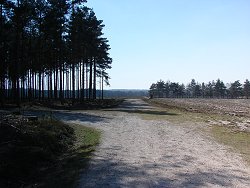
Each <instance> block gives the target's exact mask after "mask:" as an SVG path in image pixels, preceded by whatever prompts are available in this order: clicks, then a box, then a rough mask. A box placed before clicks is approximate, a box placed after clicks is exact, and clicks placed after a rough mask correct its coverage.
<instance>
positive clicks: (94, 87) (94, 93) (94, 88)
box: [93, 58, 96, 99]
mask: <svg viewBox="0 0 250 188" xmlns="http://www.w3.org/2000/svg"><path fill="white" fill-rule="evenodd" d="M93 99H96V58H94V83H93Z"/></svg>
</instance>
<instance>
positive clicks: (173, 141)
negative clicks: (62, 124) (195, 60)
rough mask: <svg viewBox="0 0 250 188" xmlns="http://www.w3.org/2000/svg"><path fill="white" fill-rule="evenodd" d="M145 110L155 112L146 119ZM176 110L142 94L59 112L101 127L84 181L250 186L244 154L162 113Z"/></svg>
mask: <svg viewBox="0 0 250 188" xmlns="http://www.w3.org/2000/svg"><path fill="white" fill-rule="evenodd" d="M248 104H249V103H248ZM192 108H193V107H192ZM245 108H246V109H247V108H248V107H247V106H246V107H244V109H245ZM244 109H239V110H242V111H244ZM237 110H238V109H237ZM143 114H146V115H152V116H155V117H156V118H155V119H154V120H146V119H143V118H142V116H141V115H143ZM175 115H176V114H174V113H164V112H163V113H159V111H158V109H157V108H156V107H152V106H149V105H148V104H147V103H145V102H143V101H142V100H140V99H134V100H132V99H130V100H126V101H125V102H124V103H123V105H121V106H120V107H119V108H115V109H109V110H99V111H64V112H56V113H55V116H56V117H58V118H60V119H62V120H64V121H66V122H70V123H77V124H84V125H86V124H89V126H91V127H94V128H97V129H99V130H101V131H102V140H101V143H100V145H99V146H98V147H97V149H96V152H95V153H94V155H93V158H92V160H91V162H90V164H89V167H88V169H87V170H85V171H83V172H82V175H81V178H80V180H79V187H246V188H247V187H250V167H249V166H248V165H247V164H246V163H245V162H244V160H243V159H242V158H241V156H240V155H239V154H237V153H234V152H232V151H231V150H230V149H229V148H228V147H227V146H224V145H221V144H218V143H217V142H216V141H215V140H214V139H213V138H212V137H210V136H208V135H206V134H205V133H203V132H201V131H200V129H197V123H192V122H186V123H185V124H186V125H185V126H180V125H177V124H175V123H173V122H170V121H168V120H167V118H165V119H164V120H161V118H160V117H161V116H164V117H169V118H171V117H173V116H175ZM157 117H159V118H158V119H159V120H158V119H157ZM176 117H177V118H178V116H176ZM198 126H204V125H198Z"/></svg>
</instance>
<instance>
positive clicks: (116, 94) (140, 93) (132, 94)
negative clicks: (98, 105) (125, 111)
mask: <svg viewBox="0 0 250 188" xmlns="http://www.w3.org/2000/svg"><path fill="white" fill-rule="evenodd" d="M145 96H148V90H143V89H142V90H140V89H138V90H136V89H119V90H117V89H116V90H104V97H105V98H136V97H145Z"/></svg>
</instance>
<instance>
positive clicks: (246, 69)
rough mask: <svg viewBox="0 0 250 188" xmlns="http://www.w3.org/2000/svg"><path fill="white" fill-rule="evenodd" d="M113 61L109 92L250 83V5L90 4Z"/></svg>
mask: <svg viewBox="0 0 250 188" xmlns="http://www.w3.org/2000/svg"><path fill="white" fill-rule="evenodd" d="M87 6H88V7H90V8H93V9H94V11H95V13H96V15H97V17H98V19H101V20H103V21H104V24H105V25H106V26H105V29H104V33H105V37H107V38H108V39H109V44H110V45H111V48H112V49H111V50H110V55H111V57H112V58H113V65H112V67H113V68H112V69H111V70H109V74H110V77H111V80H110V84H111V87H110V88H109V89H148V88H149V87H150V85H151V83H153V82H156V81H157V80H160V79H162V80H164V81H167V80H170V81H172V82H179V83H184V84H187V83H189V82H190V81H191V79H192V78H194V79H195V80H196V81H198V82H205V83H206V82H208V81H211V80H216V79H218V78H220V79H221V80H223V81H224V82H225V83H230V82H233V81H235V80H240V81H241V82H242V83H243V82H244V81H245V79H247V78H248V79H250V1H249V0H154V1H153V0H88V3H87Z"/></svg>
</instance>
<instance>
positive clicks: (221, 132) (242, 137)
mask: <svg viewBox="0 0 250 188" xmlns="http://www.w3.org/2000/svg"><path fill="white" fill-rule="evenodd" d="M211 133H212V136H213V137H215V138H216V140H217V141H218V142H220V143H223V144H225V145H228V146H230V147H231V148H232V149H233V150H234V151H237V152H239V153H241V154H242V156H243V157H244V159H245V160H246V161H247V163H248V164H250V133H249V132H242V131H238V130H237V129H235V128H230V127H224V126H212V128H211Z"/></svg>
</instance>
